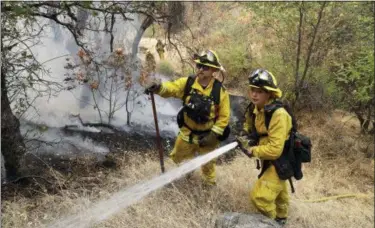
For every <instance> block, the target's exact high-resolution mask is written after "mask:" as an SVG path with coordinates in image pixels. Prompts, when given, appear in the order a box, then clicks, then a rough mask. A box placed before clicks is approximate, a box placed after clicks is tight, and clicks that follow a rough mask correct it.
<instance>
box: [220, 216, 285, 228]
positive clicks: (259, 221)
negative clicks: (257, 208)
mask: <svg viewBox="0 0 375 228" xmlns="http://www.w3.org/2000/svg"><path fill="white" fill-rule="evenodd" d="M275 227H281V226H280V225H279V224H278V223H277V222H275V221H274V220H271V219H270V218H267V217H266V216H264V215H262V214H242V213H237V212H225V213H224V214H222V215H220V216H219V217H218V218H217V219H216V222H215V228H275Z"/></svg>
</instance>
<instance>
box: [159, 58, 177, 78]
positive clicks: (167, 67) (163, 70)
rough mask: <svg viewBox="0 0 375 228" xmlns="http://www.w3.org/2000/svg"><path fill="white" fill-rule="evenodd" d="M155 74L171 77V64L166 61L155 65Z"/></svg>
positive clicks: (172, 70)
mask: <svg viewBox="0 0 375 228" xmlns="http://www.w3.org/2000/svg"><path fill="white" fill-rule="evenodd" d="M156 72H158V73H160V74H163V75H165V76H173V74H174V69H173V66H172V64H170V63H169V62H168V61H166V60H161V61H160V62H159V63H158V64H157V65H156Z"/></svg>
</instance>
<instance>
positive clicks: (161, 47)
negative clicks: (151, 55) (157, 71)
mask: <svg viewBox="0 0 375 228" xmlns="http://www.w3.org/2000/svg"><path fill="white" fill-rule="evenodd" d="M164 46H165V45H164V44H163V43H162V42H161V40H158V42H157V43H156V51H157V52H158V54H159V57H160V59H161V60H163V59H164V52H165V51H164Z"/></svg>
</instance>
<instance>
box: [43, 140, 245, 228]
mask: <svg viewBox="0 0 375 228" xmlns="http://www.w3.org/2000/svg"><path fill="white" fill-rule="evenodd" d="M237 145H238V144H237V142H232V143H230V144H227V145H225V146H223V147H220V148H218V149H216V150H214V151H212V152H210V153H208V154H205V155H203V156H199V157H196V158H194V159H192V160H190V161H188V162H186V163H184V164H182V165H181V166H179V167H177V168H175V169H172V170H170V171H168V172H166V173H164V174H162V175H159V176H156V177H154V178H152V179H151V180H148V181H144V182H142V183H139V184H136V185H134V186H132V187H129V188H125V189H122V190H120V191H118V192H116V193H114V194H113V195H112V196H111V197H110V198H109V199H104V200H101V201H99V202H97V203H95V204H93V205H91V207H89V208H87V209H86V210H85V211H82V212H80V213H78V214H76V215H72V216H68V217H65V218H62V219H60V220H58V221H56V222H54V223H53V224H50V225H49V226H48V227H51V228H52V227H53V228H56V227H61V228H62V227H64V228H69V227H71V228H73V227H75V228H76V227H89V226H92V225H93V224H95V223H98V222H100V221H103V220H106V219H108V218H109V217H110V216H112V215H114V214H115V213H117V212H119V211H120V210H123V209H125V208H127V207H129V206H130V205H132V204H134V203H136V202H138V201H140V200H141V199H143V198H144V197H146V196H147V195H148V194H150V193H151V192H153V191H155V190H157V189H159V188H161V187H163V186H164V185H166V184H168V183H171V182H172V181H174V180H177V179H179V178H181V177H182V176H183V175H185V174H187V173H189V172H192V171H193V170H195V169H197V168H199V167H200V166H202V165H204V164H206V163H207V162H209V161H211V160H212V159H214V158H216V157H219V156H220V155H223V154H225V153H227V152H228V151H230V150H232V149H234V148H235V147H236V146H237Z"/></svg>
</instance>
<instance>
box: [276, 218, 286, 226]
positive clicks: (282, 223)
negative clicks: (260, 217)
mask: <svg viewBox="0 0 375 228" xmlns="http://www.w3.org/2000/svg"><path fill="white" fill-rule="evenodd" d="M275 221H276V222H277V223H278V224H279V225H280V226H284V225H285V224H286V218H278V217H276V218H275Z"/></svg>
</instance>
